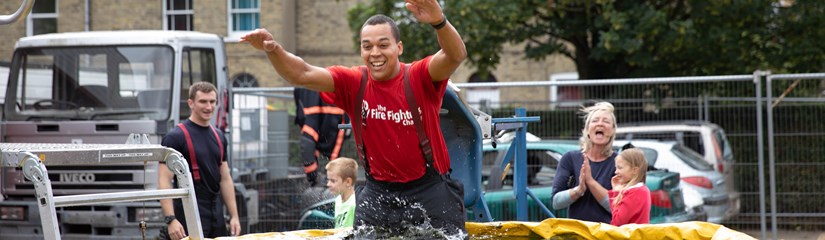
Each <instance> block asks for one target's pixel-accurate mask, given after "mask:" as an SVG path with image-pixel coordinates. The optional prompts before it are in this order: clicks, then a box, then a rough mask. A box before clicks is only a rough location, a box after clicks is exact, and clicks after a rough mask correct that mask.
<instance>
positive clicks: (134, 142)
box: [0, 134, 203, 240]
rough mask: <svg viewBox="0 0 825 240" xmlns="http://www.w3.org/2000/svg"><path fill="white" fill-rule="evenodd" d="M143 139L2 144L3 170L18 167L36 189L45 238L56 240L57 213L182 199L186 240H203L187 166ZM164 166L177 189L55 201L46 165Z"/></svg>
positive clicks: (172, 152)
mask: <svg viewBox="0 0 825 240" xmlns="http://www.w3.org/2000/svg"><path fill="white" fill-rule="evenodd" d="M148 142H149V141H148V138H146V135H143V136H142V137H141V136H137V135H135V134H133V135H132V136H129V141H127V144H55V143H0V150H2V155H0V162H2V166H3V167H22V168H23V175H25V177H26V179H28V180H29V181H31V182H32V183H33V184H34V188H35V191H36V193H35V194H36V195H35V197H36V199H37V202H38V208H39V210H40V221H41V223H42V225H43V235H44V237H45V238H46V239H56V240H59V239H60V229H59V228H58V223H57V212H56V209H55V208H58V207H67V206H78V205H93V204H100V203H118V202H138V201H150V200H160V199H173V198H180V199H181V200H182V202H183V210H184V213H185V215H186V219H187V220H189V221H186V222H187V228H188V229H189V237H190V239H196V240H200V239H203V230H202V229H201V223H200V216H199V213H198V211H197V209H198V206H197V200H195V194H194V193H195V190H194V188H193V184H192V183H193V182H192V176H191V175H190V173H189V165H188V163H186V161H185V159H184V158H183V157H182V155H181V154H180V153H179V152H178V151H176V150H174V149H171V148H167V147H163V146H161V145H156V144H149V143H148ZM146 161H157V162H166V166H167V167H169V170H170V171H172V172H173V173H175V176H177V179H178V186H179V188H176V189H163V190H160V189H158V190H143V191H128V192H115V193H98V194H82V195H68V196H57V197H55V196H54V193H53V192H52V186H51V181H50V180H49V175H48V173H47V172H46V166H68V165H91V164H115V163H130V162H131V163H134V162H146Z"/></svg>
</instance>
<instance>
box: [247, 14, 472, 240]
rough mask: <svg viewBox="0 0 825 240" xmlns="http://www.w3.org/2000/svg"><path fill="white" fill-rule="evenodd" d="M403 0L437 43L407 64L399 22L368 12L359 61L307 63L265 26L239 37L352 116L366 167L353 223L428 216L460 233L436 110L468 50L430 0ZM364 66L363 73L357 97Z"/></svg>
mask: <svg viewBox="0 0 825 240" xmlns="http://www.w3.org/2000/svg"><path fill="white" fill-rule="evenodd" d="M406 2H407V3H406V7H407V9H409V10H410V11H411V12H412V13H413V15H414V16H415V17H416V19H417V20H418V21H419V22H422V23H429V24H430V25H431V26H432V27H433V28H434V29H435V32H436V36H437V37H438V43H439V44H440V46H441V50H439V51H438V52H436V53H435V54H433V55H431V56H428V57H426V58H424V59H421V60H418V61H414V62H412V63H410V64H404V63H401V62H400V61H399V59H398V56H399V55H401V54H402V53H403V51H404V48H403V44H402V42H401V39H400V34H399V31H398V27H397V25H396V24H395V21H393V20H392V19H390V18H388V17H387V16H384V15H376V16H373V17H371V18H369V19H368V20H367V21H366V22H365V23H364V25H363V26H362V27H361V33H360V34H361V35H360V36H361V58H362V59H363V60H364V64H365V65H362V66H356V67H343V66H331V67H327V68H322V67H317V66H313V65H309V64H308V63H306V62H305V61H304V60H303V59H301V58H299V57H297V56H295V55H293V54H291V53H289V52H287V51H286V50H284V49H283V47H281V45H280V44H279V43H278V42H276V41H275V40H274V37H273V36H272V34H270V33H269V32H268V31H266V30H265V29H257V30H255V31H252V32H250V33H249V34H247V35H245V36H243V37H241V42H248V43H250V44H251V45H252V46H253V47H255V48H256V49H260V50H263V51H265V52H266V53H267V57H268V58H269V61H270V63H271V64H272V66H273V67H274V68H275V70H276V71H277V72H278V73H279V74H280V75H281V76H282V77H284V78H285V79H286V80H287V81H289V82H290V83H291V84H292V85H295V86H300V87H304V88H308V89H312V90H316V91H319V92H322V98H323V99H324V101H326V102H330V103H333V104H335V105H336V106H338V107H339V108H341V109H344V111H346V112H347V114H349V116H350V118H351V119H353V131H355V133H356V135H355V136H356V138H358V136H359V134H360V136H361V139H362V140H359V139H356V142H357V144H359V148H360V149H363V150H362V151H359V156H360V157H361V159H362V163H361V164H362V165H363V166H364V169H365V171H366V173H367V184H366V186H365V188H364V189H363V190H362V191H361V192H360V193H359V194H358V195H357V197H356V201H357V203H356V204H357V206H356V211H355V212H356V213H355V214H356V215H355V227H358V226H361V225H366V226H377V227H381V228H386V229H388V230H390V232H396V233H397V232H398V230H403V227H404V225H407V226H419V225H420V224H422V223H427V222H429V223H430V224H431V225H432V227H434V228H439V229H442V230H444V231H445V232H447V233H457V232H462V233H464V232H466V230H465V228H464V222H465V218H466V214H465V213H464V203H463V202H464V200H463V185H462V184H461V183H460V182H457V181H455V180H453V179H450V177H449V175H448V173H449V168H450V159H449V155H448V152H447V147H446V145H445V144H444V137H443V136H442V135H441V129H440V122H439V110H440V108H441V100H442V97H443V95H444V92H445V90H446V86H447V81H445V80H447V79H448V78H449V77H450V75H452V73H453V72H454V71H455V70H456V68H458V66H459V65H460V64H461V62H462V61H464V59H465V58H466V57H467V51H466V49H465V46H464V42H463V40H462V39H461V36H460V35H459V34H458V31H456V29H455V28H454V27H453V26H452V25H451V24H450V22H449V21H447V18H446V17H445V16H444V14H443V13H442V11H441V6H439V4H438V2H437V1H436V0H407V1H406ZM406 65H408V66H406ZM364 73H367V75H368V76H367V79H368V81H366V85H365V87H364V90H363V94H360V95H361V96H362V97H363V100H362V101H361V102H360V103H358V100H357V99H358V98H359V97H358V96H359V90H360V87H361V82H362V77H364ZM405 78H407V79H409V82H410V88H411V90H412V93H413V95H414V98H415V103H417V106H419V107H418V109H416V110H412V109H411V108H410V107H409V105H408V102H407V97H406V94H405V89H406V88H405V86H404V83H403V82H404V79H405ZM356 104H357V105H356ZM359 105H360V106H359ZM358 109H360V112H357V111H358ZM412 111H417V112H418V113H417V114H416V113H414V112H412ZM359 115H360V119H361V120H360V124H358V123H356V121H357V120H358V119H359V118H353V116H359ZM414 115H420V116H421V119H420V121H414V119H413V116H414ZM416 122H418V123H421V125H423V126H419V127H422V128H423V130H421V131H423V132H424V133H425V135H426V137H427V138H428V139H429V140H430V145H431V148H432V154H431V155H432V157H431V161H432V162H430V160H429V159H427V158H426V157H425V154H424V153H422V152H423V151H422V147H421V146H420V145H419V137H418V135H417V133H418V131H417V130H416V127H417V126H416V124H417V123H416ZM358 125H360V126H358Z"/></svg>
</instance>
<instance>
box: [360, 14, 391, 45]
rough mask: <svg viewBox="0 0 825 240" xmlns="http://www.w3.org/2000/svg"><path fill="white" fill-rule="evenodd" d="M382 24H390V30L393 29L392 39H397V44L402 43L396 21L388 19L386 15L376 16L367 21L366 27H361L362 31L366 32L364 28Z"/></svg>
mask: <svg viewBox="0 0 825 240" xmlns="http://www.w3.org/2000/svg"><path fill="white" fill-rule="evenodd" d="M380 24H389V25H390V29H392V37H394V38H395V42H400V41H401V32H400V31H398V25H396V24H395V20H392V18H390V17H387V16H386V15H383V14H377V15H374V16H372V17H370V18H369V19H367V21H366V22H364V25H362V26H361V30H364V27H366V26H373V25H380Z"/></svg>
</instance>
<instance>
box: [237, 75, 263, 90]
mask: <svg viewBox="0 0 825 240" xmlns="http://www.w3.org/2000/svg"><path fill="white" fill-rule="evenodd" d="M259 86H260V84H258V79H255V77H254V76H252V75H250V74H248V73H241V74H238V75H237V76H235V77H234V78H232V87H233V88H248V87H249V88H256V87H259Z"/></svg>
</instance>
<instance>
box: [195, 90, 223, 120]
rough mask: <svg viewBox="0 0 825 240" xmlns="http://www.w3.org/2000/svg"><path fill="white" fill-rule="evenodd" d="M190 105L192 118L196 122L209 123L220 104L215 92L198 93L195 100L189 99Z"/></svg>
mask: <svg viewBox="0 0 825 240" xmlns="http://www.w3.org/2000/svg"><path fill="white" fill-rule="evenodd" d="M188 103H189V109H192V117H193V118H195V120H198V121H201V122H209V120H210V119H212V113H213V112H214V111H215V107H216V104H217V103H218V97H217V93H215V91H211V92H209V93H204V92H201V91H198V92H196V93H195V99H189V101H188Z"/></svg>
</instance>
